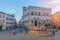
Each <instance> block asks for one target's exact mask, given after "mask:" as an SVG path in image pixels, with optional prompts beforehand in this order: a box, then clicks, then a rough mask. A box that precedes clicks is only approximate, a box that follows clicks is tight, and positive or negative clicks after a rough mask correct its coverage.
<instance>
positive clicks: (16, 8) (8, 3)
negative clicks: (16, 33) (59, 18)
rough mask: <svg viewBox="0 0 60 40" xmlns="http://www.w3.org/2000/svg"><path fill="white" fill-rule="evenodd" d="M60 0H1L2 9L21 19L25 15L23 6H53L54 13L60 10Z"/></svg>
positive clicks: (0, 6) (0, 8) (0, 7)
mask: <svg viewBox="0 0 60 40" xmlns="http://www.w3.org/2000/svg"><path fill="white" fill-rule="evenodd" d="M59 4H60V0H0V11H2V12H5V13H7V14H15V18H16V19H17V20H20V19H21V17H22V15H23V10H22V7H23V6H26V7H27V6H29V5H30V6H41V7H48V8H52V14H53V13H55V12H56V11H59V10H60V5H59Z"/></svg>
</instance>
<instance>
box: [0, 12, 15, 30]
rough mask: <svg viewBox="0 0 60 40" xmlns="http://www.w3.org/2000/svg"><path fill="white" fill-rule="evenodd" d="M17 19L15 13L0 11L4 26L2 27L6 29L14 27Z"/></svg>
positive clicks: (1, 21) (0, 24)
mask: <svg viewBox="0 0 60 40" xmlns="http://www.w3.org/2000/svg"><path fill="white" fill-rule="evenodd" d="M15 20H16V19H15V15H10V14H6V13H4V12H0V26H2V29H5V28H6V27H14V26H15Z"/></svg>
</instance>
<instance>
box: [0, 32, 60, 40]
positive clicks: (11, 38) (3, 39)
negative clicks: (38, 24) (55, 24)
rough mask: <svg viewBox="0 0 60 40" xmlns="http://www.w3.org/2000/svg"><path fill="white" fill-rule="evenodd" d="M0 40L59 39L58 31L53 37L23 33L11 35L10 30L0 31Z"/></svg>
mask: <svg viewBox="0 0 60 40" xmlns="http://www.w3.org/2000/svg"><path fill="white" fill-rule="evenodd" d="M0 40H60V32H57V33H56V35H55V36H53V37H33V38H32V37H30V38H29V37H25V36H24V33H17V34H16V35H13V34H12V33H11V32H0Z"/></svg>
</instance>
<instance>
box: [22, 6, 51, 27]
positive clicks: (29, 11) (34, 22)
mask: <svg viewBox="0 0 60 40" xmlns="http://www.w3.org/2000/svg"><path fill="white" fill-rule="evenodd" d="M21 23H24V24H25V25H26V26H27V27H32V26H41V25H45V24H46V23H51V8H45V7H37V6H28V7H23V16H22V19H21Z"/></svg>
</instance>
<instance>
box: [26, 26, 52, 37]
mask: <svg viewBox="0 0 60 40" xmlns="http://www.w3.org/2000/svg"><path fill="white" fill-rule="evenodd" d="M30 29H31V31H29V32H28V33H26V34H25V36H26V37H50V36H53V33H52V32H49V31H48V30H47V28H46V27H45V26H41V27H40V26H39V27H32V28H30Z"/></svg>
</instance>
